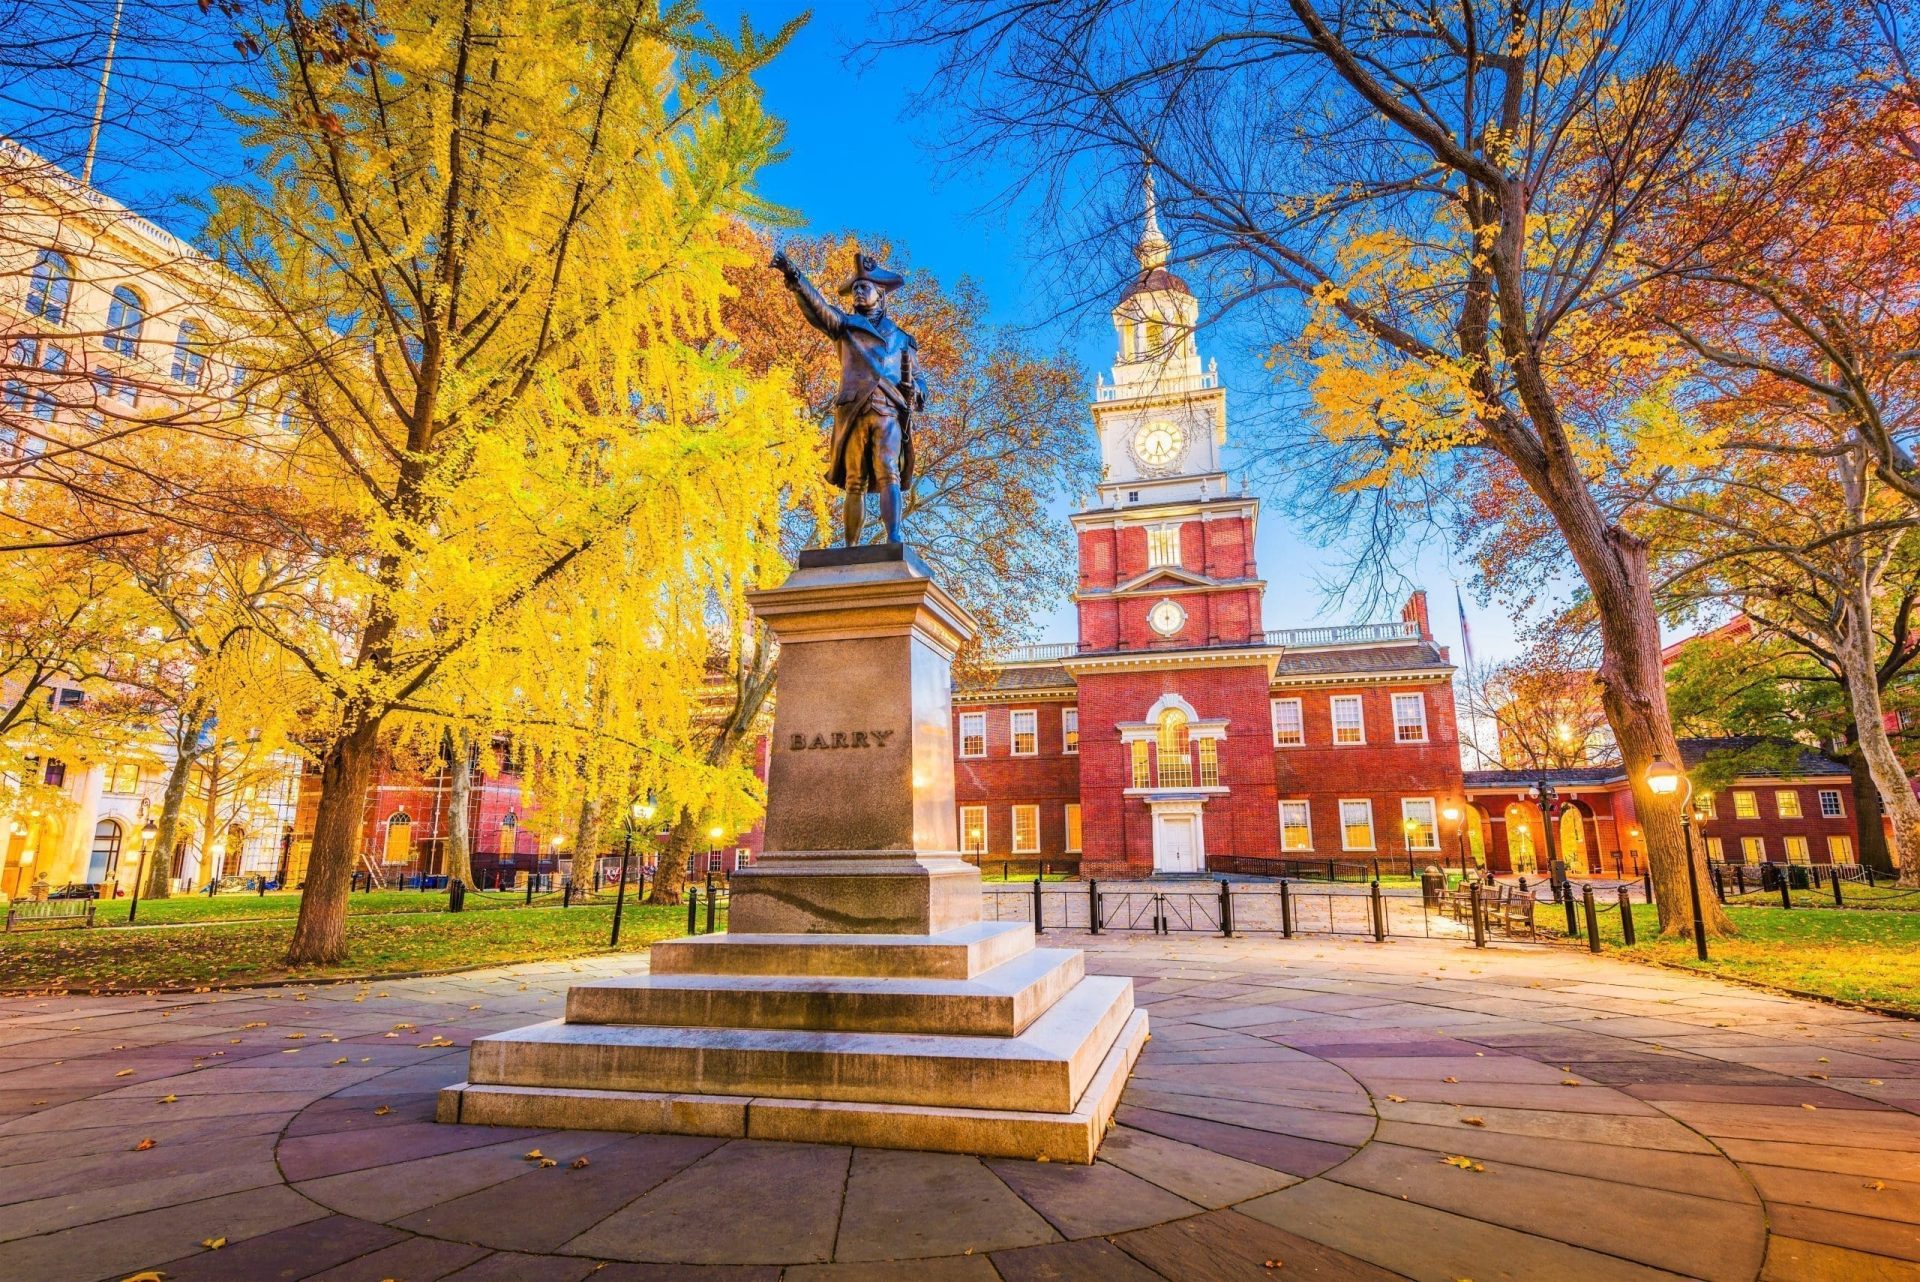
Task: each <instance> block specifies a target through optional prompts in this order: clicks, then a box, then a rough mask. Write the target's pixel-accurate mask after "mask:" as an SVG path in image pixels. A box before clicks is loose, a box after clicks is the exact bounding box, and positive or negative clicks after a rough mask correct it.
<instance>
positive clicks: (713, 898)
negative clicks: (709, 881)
mask: <svg viewBox="0 0 1920 1282" xmlns="http://www.w3.org/2000/svg"><path fill="white" fill-rule="evenodd" d="M719 906H720V896H719V895H717V894H715V893H714V890H713V887H712V886H711V885H709V886H708V887H707V933H708V934H709V935H711V934H712V933H713V914H714V910H715V909H716V908H718V907H719Z"/></svg>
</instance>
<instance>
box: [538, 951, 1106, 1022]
mask: <svg viewBox="0 0 1920 1282" xmlns="http://www.w3.org/2000/svg"><path fill="white" fill-rule="evenodd" d="M1085 974H1086V959H1085V957H1084V956H1083V955H1082V954H1081V952H1080V951H1079V950H1078V949H1073V948H1035V949H1030V950H1028V951H1027V952H1025V953H1022V954H1020V955H1019V956H1018V957H1015V958H1013V959H1012V960H1010V961H1004V962H1002V963H1000V964H999V965H998V966H995V967H994V968H993V969H992V970H988V971H982V972H981V973H980V974H979V975H977V976H975V977H974V978H972V979H893V978H884V979H883V978H878V977H874V976H852V977H839V976H821V975H627V976H621V977H619V978H615V979H600V980H594V981H593V982H591V983H586V984H576V985H575V986H574V987H572V988H570V989H568V990H567V1022H568V1023H569V1024H659V1025H673V1026H678V1027H689V1028H783V1029H810V1030H814V1031H819V1032H842V1033H935V1034H940V1035H942V1036H956V1035H968V1036H976V1037H1014V1036H1017V1035H1018V1034H1020V1033H1022V1032H1024V1031H1025V1030H1026V1028H1027V1026H1028V1025H1029V1024H1031V1023H1033V1021H1034V1020H1036V1019H1038V1018H1039V1017H1040V1016H1041V1015H1043V1014H1044V1013H1046V1011H1047V1010H1048V1009H1049V1008H1050V1007H1051V1006H1052V1005H1053V1004H1054V1003H1055V1002H1057V1001H1059V1000H1060V998H1061V997H1062V996H1064V995H1065V994H1066V993H1067V992H1068V991H1069V990H1070V989H1072V988H1073V986H1074V985H1075V984H1077V983H1079V982H1080V980H1081V978H1082V977H1084V976H1085Z"/></svg>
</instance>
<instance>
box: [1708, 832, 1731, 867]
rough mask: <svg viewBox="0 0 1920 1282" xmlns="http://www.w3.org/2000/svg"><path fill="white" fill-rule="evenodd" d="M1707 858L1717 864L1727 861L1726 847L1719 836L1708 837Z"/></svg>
mask: <svg viewBox="0 0 1920 1282" xmlns="http://www.w3.org/2000/svg"><path fill="white" fill-rule="evenodd" d="M1707 858H1708V859H1710V860H1712V861H1713V862H1714V863H1716V864H1722V863H1725V862H1726V861H1727V856H1726V848H1725V846H1724V845H1723V844H1722V843H1721V841H1720V838H1718V837H1709V838H1707Z"/></svg>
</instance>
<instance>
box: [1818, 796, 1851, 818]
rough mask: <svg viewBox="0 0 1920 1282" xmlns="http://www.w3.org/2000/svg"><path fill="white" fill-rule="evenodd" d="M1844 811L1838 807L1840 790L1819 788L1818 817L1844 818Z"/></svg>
mask: <svg viewBox="0 0 1920 1282" xmlns="http://www.w3.org/2000/svg"><path fill="white" fill-rule="evenodd" d="M1846 813H1847V812H1846V811H1845V810H1842V809H1841V808H1840V791H1839V789H1837V788H1822V789H1821V790H1820V817H1821V818H1822V819H1841V818H1845V816H1846Z"/></svg>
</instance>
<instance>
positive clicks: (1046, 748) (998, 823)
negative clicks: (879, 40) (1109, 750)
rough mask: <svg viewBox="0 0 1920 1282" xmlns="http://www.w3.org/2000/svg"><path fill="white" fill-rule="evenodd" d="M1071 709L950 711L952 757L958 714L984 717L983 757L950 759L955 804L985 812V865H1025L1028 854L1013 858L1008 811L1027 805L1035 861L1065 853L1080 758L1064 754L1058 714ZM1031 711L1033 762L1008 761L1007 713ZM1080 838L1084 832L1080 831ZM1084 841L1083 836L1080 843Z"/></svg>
mask: <svg viewBox="0 0 1920 1282" xmlns="http://www.w3.org/2000/svg"><path fill="white" fill-rule="evenodd" d="M1073 706H1075V705H1073V704H1071V703H1061V702H1059V701H1058V700H1028V701H1020V700H1013V701H1009V702H1006V703H992V704H963V705H961V706H959V707H956V708H955V709H954V716H953V742H954V751H955V753H956V754H957V753H958V752H959V745H960V717H961V715H962V714H963V713H966V714H971V713H985V714H986V719H987V755H986V756H984V757H960V756H957V755H956V757H955V759H954V772H953V788H954V798H955V802H956V804H958V805H961V806H973V805H979V806H985V807H986V810H987V854H986V857H987V858H988V859H994V858H1013V857H1017V858H1022V859H1031V858H1033V857H1034V856H1032V855H1029V854H1024V853H1023V854H1021V855H1019V856H1014V855H1013V807H1014V806H1026V805H1033V806H1038V807H1039V811H1040V815H1039V817H1040V855H1041V856H1042V857H1052V856H1057V855H1062V854H1066V853H1069V852H1068V851H1067V848H1066V843H1067V817H1066V807H1067V804H1068V803H1070V802H1076V801H1078V800H1079V799H1080V758H1079V756H1078V755H1076V754H1071V753H1067V752H1066V751H1065V750H1064V745H1063V742H1062V733H1061V725H1062V721H1061V715H1060V714H1061V709H1063V708H1070V707H1073ZM1016 709H1018V710H1027V709H1031V710H1033V712H1034V713H1035V717H1034V720H1035V722H1036V724H1037V726H1038V728H1039V732H1040V751H1039V754H1038V755H1037V756H1032V757H1016V756H1014V755H1013V741H1012V729H1011V727H1012V723H1013V718H1012V716H1011V713H1012V712H1013V711H1015V710H1016ZM1082 831H1083V834H1084V828H1083V830H1082ZM1084 840H1085V837H1084V835H1083V841H1084Z"/></svg>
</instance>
